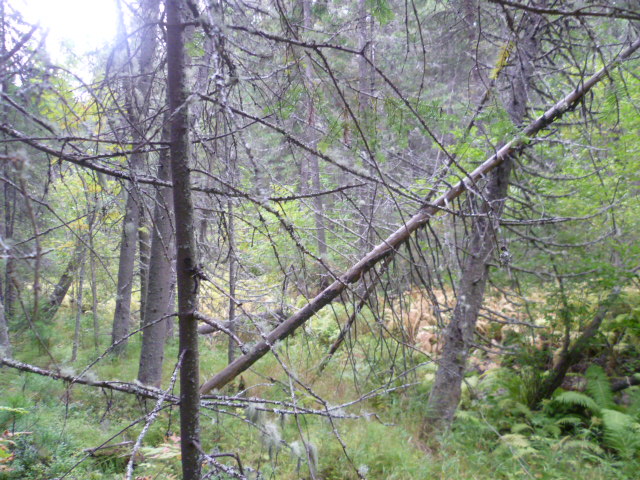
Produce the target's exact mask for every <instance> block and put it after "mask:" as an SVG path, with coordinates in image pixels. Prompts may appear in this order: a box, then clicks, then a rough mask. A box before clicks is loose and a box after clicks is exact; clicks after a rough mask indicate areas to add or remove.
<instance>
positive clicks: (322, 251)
mask: <svg viewBox="0 0 640 480" xmlns="http://www.w3.org/2000/svg"><path fill="white" fill-rule="evenodd" d="M302 11H303V16H304V26H305V30H306V31H311V29H312V28H313V21H312V18H313V17H312V13H311V0H303V2H302ZM304 76H305V77H306V83H307V116H308V118H307V122H308V123H307V134H306V135H305V136H306V138H307V140H308V141H309V142H310V145H311V146H312V147H313V148H315V147H316V144H317V139H318V134H317V133H316V115H315V105H314V104H313V101H314V100H313V88H314V82H313V68H311V61H310V59H307V61H306V62H305V67H304ZM309 157H310V158H309V159H308V161H309V170H310V174H311V185H312V187H313V191H314V193H316V194H317V193H319V192H320V191H321V190H322V184H321V183H320V163H319V162H318V157H317V156H315V155H309ZM313 212H314V219H315V224H316V243H317V246H318V256H319V257H320V258H321V259H322V260H325V259H326V257H327V235H326V228H325V224H324V203H323V200H322V196H321V195H316V196H315V197H313ZM323 274H324V272H323ZM322 283H323V282H321V284H322Z"/></svg>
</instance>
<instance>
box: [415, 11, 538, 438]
mask: <svg viewBox="0 0 640 480" xmlns="http://www.w3.org/2000/svg"><path fill="white" fill-rule="evenodd" d="M523 15H524V16H525V17H524V18H523V21H522V30H521V32H522V33H521V35H520V39H519V41H518V47H517V49H516V51H517V53H515V54H514V55H515V56H516V58H514V59H513V64H514V67H512V68H510V69H509V71H508V73H509V75H508V79H507V81H508V83H509V84H510V88H509V91H508V100H507V101H506V102H505V108H506V110H507V113H508V114H509V116H510V117H511V121H512V122H513V123H514V124H515V125H517V126H518V127H519V126H520V125H521V124H522V122H523V120H524V118H525V114H526V106H527V92H528V85H529V83H530V81H531V78H532V75H533V64H532V61H533V59H534V58H535V56H536V54H537V51H538V43H537V41H536V37H537V35H538V34H539V32H538V31H537V30H538V24H539V22H540V17H539V16H537V15H534V14H529V13H527V12H525V13H524V14H523ZM511 166H512V159H511V158H508V159H506V161H505V162H503V163H502V164H501V165H500V166H498V167H497V168H496V169H494V170H493V171H492V172H491V173H490V174H489V177H488V180H487V183H486V185H485V186H484V189H483V194H482V196H480V195H473V196H472V195H471V192H470V193H469V194H468V195H469V196H470V197H471V198H470V200H469V204H470V206H471V210H472V211H471V213H473V214H475V216H474V217H473V219H472V222H471V239H470V242H469V246H468V255H467V256H466V258H465V259H464V261H463V264H462V269H461V272H460V281H459V284H458V288H457V291H456V294H457V302H456V306H455V307H454V310H453V316H452V318H451V321H450V322H449V324H448V325H447V327H446V329H445V331H444V346H443V350H442V354H441V356H440V359H439V362H438V370H437V372H436V378H435V382H434V385H433V388H432V390H431V394H430V395H429V401H428V403H427V408H426V418H427V424H426V429H425V432H429V431H431V430H432V429H434V428H437V427H445V428H448V427H449V426H450V425H451V422H452V421H453V416H454V414H455V412H456V409H457V408H458V403H459V402H460V395H461V387H462V381H463V379H464V372H465V369H466V366H467V359H468V357H469V353H470V350H471V348H472V345H473V338H474V334H475V328H476V322H477V320H478V312H479V310H480V307H481V306H482V302H483V299H484V292H485V287H486V283H487V277H488V274H489V265H488V263H489V262H490V260H491V258H492V255H493V251H494V249H495V244H496V238H497V237H498V235H497V229H498V221H499V219H500V216H501V215H502V210H503V206H504V202H505V201H506V197H507V191H508V187H509V176H510V173H511ZM479 187H481V185H479Z"/></svg>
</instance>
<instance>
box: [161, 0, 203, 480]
mask: <svg viewBox="0 0 640 480" xmlns="http://www.w3.org/2000/svg"><path fill="white" fill-rule="evenodd" d="M186 8H187V7H186V5H185V2H184V1H182V0H166V3H165V9H166V13H167V66H168V82H167V88H168V95H169V111H170V112H171V113H170V115H171V125H170V128H171V142H170V152H171V174H172V177H173V203H174V214H175V225H176V250H177V259H176V273H177V280H178V318H179V321H178V332H179V333H178V335H179V349H180V355H183V361H182V365H181V366H180V447H181V451H182V476H183V479H184V480H197V479H199V478H200V472H201V459H200V452H199V450H198V446H199V444H200V411H199V405H200V394H199V391H198V385H199V364H198V363H199V360H198V324H197V320H196V318H195V310H196V306H197V297H198V282H199V276H200V266H199V264H198V255H197V251H196V242H195V236H194V233H195V230H194V226H195V224H194V212H193V203H192V199H191V179H190V169H189V118H188V103H187V86H186V78H185V77H186V71H185V48H184V23H185V19H186Z"/></svg>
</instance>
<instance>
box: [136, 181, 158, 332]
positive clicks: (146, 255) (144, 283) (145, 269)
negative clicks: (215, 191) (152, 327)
mask: <svg viewBox="0 0 640 480" xmlns="http://www.w3.org/2000/svg"><path fill="white" fill-rule="evenodd" d="M159 188H161V187H159ZM140 207H141V208H140V225H139V227H138V250H139V252H140V254H139V257H140V267H139V269H138V276H139V278H140V326H142V325H144V324H145V321H144V315H145V312H146V311H147V308H146V304H147V295H148V294H149V292H148V290H149V263H150V262H151V259H150V251H151V237H150V235H149V228H150V226H149V225H148V223H149V222H148V221H147V218H146V216H145V208H144V205H141V206H140Z"/></svg>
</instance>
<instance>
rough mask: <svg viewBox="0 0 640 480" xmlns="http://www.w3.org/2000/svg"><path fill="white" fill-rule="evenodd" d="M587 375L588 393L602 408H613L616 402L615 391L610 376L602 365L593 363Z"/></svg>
mask: <svg viewBox="0 0 640 480" xmlns="http://www.w3.org/2000/svg"><path fill="white" fill-rule="evenodd" d="M585 376H586V377H587V393H588V394H589V396H590V397H591V398H593V399H594V400H595V401H596V403H597V404H598V406H599V407H600V408H612V407H613V406H614V405H615V403H614V401H613V392H612V391H611V383H610V382H609V377H607V374H606V373H605V371H604V369H603V368H602V367H601V366H600V365H591V366H590V367H589V368H588V369H587V371H586V373H585Z"/></svg>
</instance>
